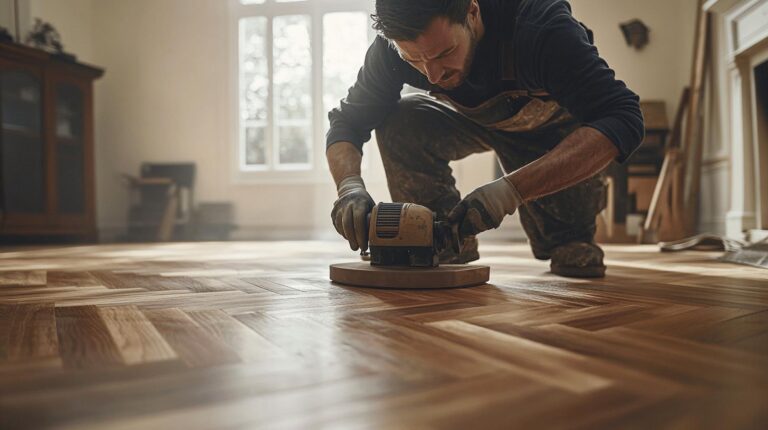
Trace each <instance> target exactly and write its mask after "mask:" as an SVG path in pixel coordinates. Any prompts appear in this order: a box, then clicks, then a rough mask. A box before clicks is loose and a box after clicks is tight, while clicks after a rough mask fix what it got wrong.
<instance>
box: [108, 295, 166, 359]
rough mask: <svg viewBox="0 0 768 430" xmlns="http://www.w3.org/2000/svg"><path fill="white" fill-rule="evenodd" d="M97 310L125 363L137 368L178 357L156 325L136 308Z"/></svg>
mask: <svg viewBox="0 0 768 430" xmlns="http://www.w3.org/2000/svg"><path fill="white" fill-rule="evenodd" d="M98 311H99V314H100V315H101V318H102V319H103V320H104V323H105V325H106V326H107V330H109V333H110V334H111V335H112V339H113V340H114V341H115V344H116V346H117V349H118V351H119V352H120V356H121V357H122V358H123V362H124V363H125V364H127V365H135V364H140V363H149V362H153V361H164V360H174V359H176V358H178V357H177V355H176V353H175V352H174V351H173V349H172V348H171V347H170V346H169V345H168V343H167V342H166V341H165V339H163V337H162V336H161V335H160V333H158V331H157V330H156V329H155V326H153V325H152V323H151V322H150V321H149V320H148V319H147V318H146V317H145V316H144V314H143V313H142V312H141V311H140V310H139V309H138V308H137V307H135V306H119V307H102V308H99V309H98Z"/></svg>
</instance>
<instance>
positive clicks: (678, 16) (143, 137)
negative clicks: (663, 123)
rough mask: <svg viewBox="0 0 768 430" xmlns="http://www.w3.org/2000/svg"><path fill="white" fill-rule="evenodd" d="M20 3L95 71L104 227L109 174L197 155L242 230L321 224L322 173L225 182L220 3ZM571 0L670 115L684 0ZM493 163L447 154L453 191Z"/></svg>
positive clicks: (226, 109) (302, 231) (684, 69)
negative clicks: (637, 30) (633, 27)
mask: <svg viewBox="0 0 768 430" xmlns="http://www.w3.org/2000/svg"><path fill="white" fill-rule="evenodd" d="M31 1H32V4H33V7H32V10H33V14H34V15H35V16H41V17H42V18H44V19H46V20H49V21H51V22H52V23H53V24H54V26H56V27H57V28H58V29H59V31H60V32H61V33H62V37H63V40H64V44H65V46H66V47H67V49H68V50H70V51H72V52H74V53H76V54H77V55H78V56H80V58H82V59H84V60H86V61H89V62H92V63H94V64H97V65H99V66H102V67H104V68H106V75H105V77H104V78H103V79H102V80H101V81H100V82H99V83H98V84H97V87H96V138H97V181H98V186H97V187H98V215H99V226H100V227H101V228H102V230H103V233H104V234H105V236H107V237H109V236H112V235H113V234H114V233H115V232H117V231H119V230H120V229H121V228H122V227H123V226H124V225H125V215H126V211H127V207H126V202H127V192H126V189H125V187H124V186H123V185H122V183H121V181H120V175H121V174H122V173H134V174H135V173H137V172H138V168H139V165H140V163H141V162H143V161H158V162H160V161H193V162H196V163H197V165H198V186H197V199H198V201H231V202H233V203H234V204H235V206H236V208H237V215H236V216H237V222H238V224H240V225H241V226H243V227H244V228H245V231H246V232H247V233H246V234H249V235H260V236H264V237H269V236H272V237H274V236H281V237H306V235H307V234H308V231H310V230H311V231H317V232H321V233H332V227H331V226H330V222H329V215H328V214H329V213H330V209H331V204H332V202H333V199H334V190H333V186H332V184H331V179H330V175H329V176H328V178H327V181H326V182H325V183H320V184H308V185H301V184H291V185H270V186H265V185H259V186H255V185H246V184H237V183H234V182H233V180H232V176H233V175H232V171H231V163H230V161H231V159H230V153H231V152H230V151H231V148H232V146H231V145H232V144H233V138H234V137H233V136H232V133H231V127H230V119H229V118H230V115H233V114H234V112H233V110H234V106H231V103H230V98H229V93H228V91H229V85H230V82H231V81H230V79H232V77H233V76H232V72H231V71H230V70H228V64H229V57H228V55H229V53H228V52H229V51H228V46H229V37H230V35H231V31H232V29H230V28H228V26H229V19H228V7H227V1H224V0H162V1H158V0H131V1H125V0H31ZM572 3H573V7H574V12H575V14H576V16H577V17H578V18H579V19H580V20H582V21H583V22H585V23H586V24H587V25H588V26H589V27H591V28H592V29H593V30H594V31H595V35H596V42H597V45H598V47H599V49H600V52H601V53H602V54H603V56H604V57H605V58H606V59H607V60H608V62H609V64H610V65H611V66H612V67H614V68H615V69H616V71H617V74H618V76H619V78H621V79H623V80H625V81H626V82H627V83H628V85H629V86H630V87H631V88H633V89H634V90H635V91H637V92H638V93H639V94H640V95H641V96H642V97H644V98H647V99H661V100H666V101H667V103H668V106H669V110H670V112H674V109H675V108H676V105H677V99H678V97H679V93H680V91H681V90H682V87H683V85H684V84H685V83H686V82H687V80H688V74H689V69H690V51H691V47H692V43H693V42H692V33H693V7H692V5H694V4H695V0H673V1H672V2H669V1H662V0H646V1H643V2H638V1H631V0H610V1H607V0H573V1H572ZM632 18H641V19H643V20H644V21H645V22H646V23H647V24H648V25H649V27H651V31H652V33H651V37H652V41H651V44H650V45H649V46H648V47H646V49H645V50H644V51H642V52H636V51H634V50H633V49H631V48H629V47H627V46H626V44H625V42H624V40H623V37H622V35H621V32H620V30H619V28H618V24H619V23H620V22H623V21H626V20H629V19H632ZM670 115H671V113H670ZM316 144H323V142H316ZM493 163H494V160H493V157H492V155H487V156H484V157H483V156H475V157H471V158H470V159H469V160H467V161H465V162H462V163H458V164H457V165H456V172H457V176H458V181H459V184H460V188H461V189H462V190H463V191H465V192H466V191H469V190H471V189H472V188H474V187H475V186H477V185H480V184H482V183H483V182H485V181H487V180H489V179H490V178H491V175H492V169H493ZM374 164H376V163H374ZM367 176H368V178H367V180H368V182H369V185H370V186H371V188H372V192H373V194H374V198H376V199H377V200H385V199H386V198H388V193H387V191H386V186H385V183H384V178H383V174H382V173H381V168H380V166H378V165H377V164H376V165H374V166H373V168H372V171H371V172H369V173H367ZM509 224H510V225H512V224H514V221H512V222H510V223H509ZM507 231H508V232H511V233H514V231H515V230H514V228H512V229H511V230H507Z"/></svg>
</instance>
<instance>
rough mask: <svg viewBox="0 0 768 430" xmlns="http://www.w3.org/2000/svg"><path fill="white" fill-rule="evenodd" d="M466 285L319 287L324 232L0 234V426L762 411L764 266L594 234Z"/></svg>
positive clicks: (507, 261) (617, 418)
mask: <svg viewBox="0 0 768 430" xmlns="http://www.w3.org/2000/svg"><path fill="white" fill-rule="evenodd" d="M480 250H481V255H482V257H483V258H482V259H481V260H480V262H479V263H481V264H487V265H489V266H491V268H492V270H491V281H490V282H489V284H487V285H483V286H480V287H476V288H470V289H456V290H406V291H393V290H377V289H359V288H351V287H345V286H341V285H335V284H332V283H331V282H330V281H329V280H328V266H329V265H330V264H331V263H338V262H345V261H354V259H355V256H354V253H352V252H350V251H349V250H348V249H345V248H344V244H343V243H339V242H319V241H317V242H258V243H257V242H240V243H238V242H234V243H198V244H192V243H189V244H187V243H173V244H147V245H110V246H106V245H104V246H74V247H44V248H25V249H13V248H10V249H9V248H5V249H3V250H0V381H1V383H0V428H2V429H16V428H25V429H26V428H63V429H105V428H108V429H111V428H114V429H120V428H126V429H135V428H158V429H167V428H189V429H214V428H227V429H239V428H297V429H309V428H334V429H336V428H342V429H343V428H393V429H401V428H440V429H442V428H445V429H468V428H473V429H474V428H482V429H493V428H499V429H509V428H515V427H517V428H564V429H565V428H568V429H572V428H584V429H586V428H611V429H613V428H638V429H644V428H675V429H677V428H712V429H722V428H729V429H734V428H745V429H746V428H755V429H764V428H768V271H765V270H762V269H757V268H751V267H746V266H737V265H732V264H726V263H719V262H717V261H715V260H714V257H715V256H716V254H713V253H680V254H662V253H659V252H657V249H656V248H654V247H650V246H609V247H607V249H606V251H607V252H606V255H607V263H608V265H609V270H608V276H607V277H606V278H605V279H598V280H573V279H565V278H559V277H557V276H554V275H552V274H550V273H548V271H547V263H545V262H539V261H536V260H534V259H533V258H532V256H531V255H530V251H529V250H528V249H527V247H526V246H524V245H516V244H500V243H496V244H494V243H483V244H482V245H481V248H480Z"/></svg>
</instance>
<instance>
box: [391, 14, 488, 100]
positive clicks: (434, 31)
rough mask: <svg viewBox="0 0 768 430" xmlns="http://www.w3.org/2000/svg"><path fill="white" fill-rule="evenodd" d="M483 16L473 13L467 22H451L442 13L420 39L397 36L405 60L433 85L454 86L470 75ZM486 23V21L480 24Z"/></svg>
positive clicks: (399, 48)
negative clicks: (406, 39) (403, 38)
mask: <svg viewBox="0 0 768 430" xmlns="http://www.w3.org/2000/svg"><path fill="white" fill-rule="evenodd" d="M478 21H479V16H473V15H472V13H470V16H469V19H468V21H467V24H451V22H450V21H449V20H448V18H445V17H438V18H435V19H434V20H432V22H431V23H430V25H429V27H428V28H427V29H426V31H424V33H423V34H422V35H421V36H419V37H418V38H417V39H416V40H412V41H404V40H396V41H395V45H396V46H397V48H398V51H399V52H400V56H401V57H402V58H403V60H405V61H407V62H408V63H410V64H411V66H413V67H415V68H416V69H417V70H418V71H419V72H421V73H422V74H423V75H424V76H426V77H427V79H429V82H430V83H432V84H433V85H437V86H439V87H441V88H444V89H447V90H450V89H454V88H456V87H458V86H459V85H461V84H462V83H463V82H464V80H465V79H466V78H467V75H469V71H470V68H471V67H472V60H473V59H474V55H475V48H476V47H477V43H478V40H479V33H480V34H482V33H481V32H482V29H481V28H478ZM479 25H480V26H482V24H479Z"/></svg>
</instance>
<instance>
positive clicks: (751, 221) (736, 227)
mask: <svg viewBox="0 0 768 430" xmlns="http://www.w3.org/2000/svg"><path fill="white" fill-rule="evenodd" d="M756 227H757V217H756V215H755V213H754V212H740V211H731V212H728V214H727V215H726V217H725V234H726V235H727V236H728V237H732V238H734V239H742V240H743V239H744V238H745V233H746V232H747V231H749V230H752V229H754V228H756Z"/></svg>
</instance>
